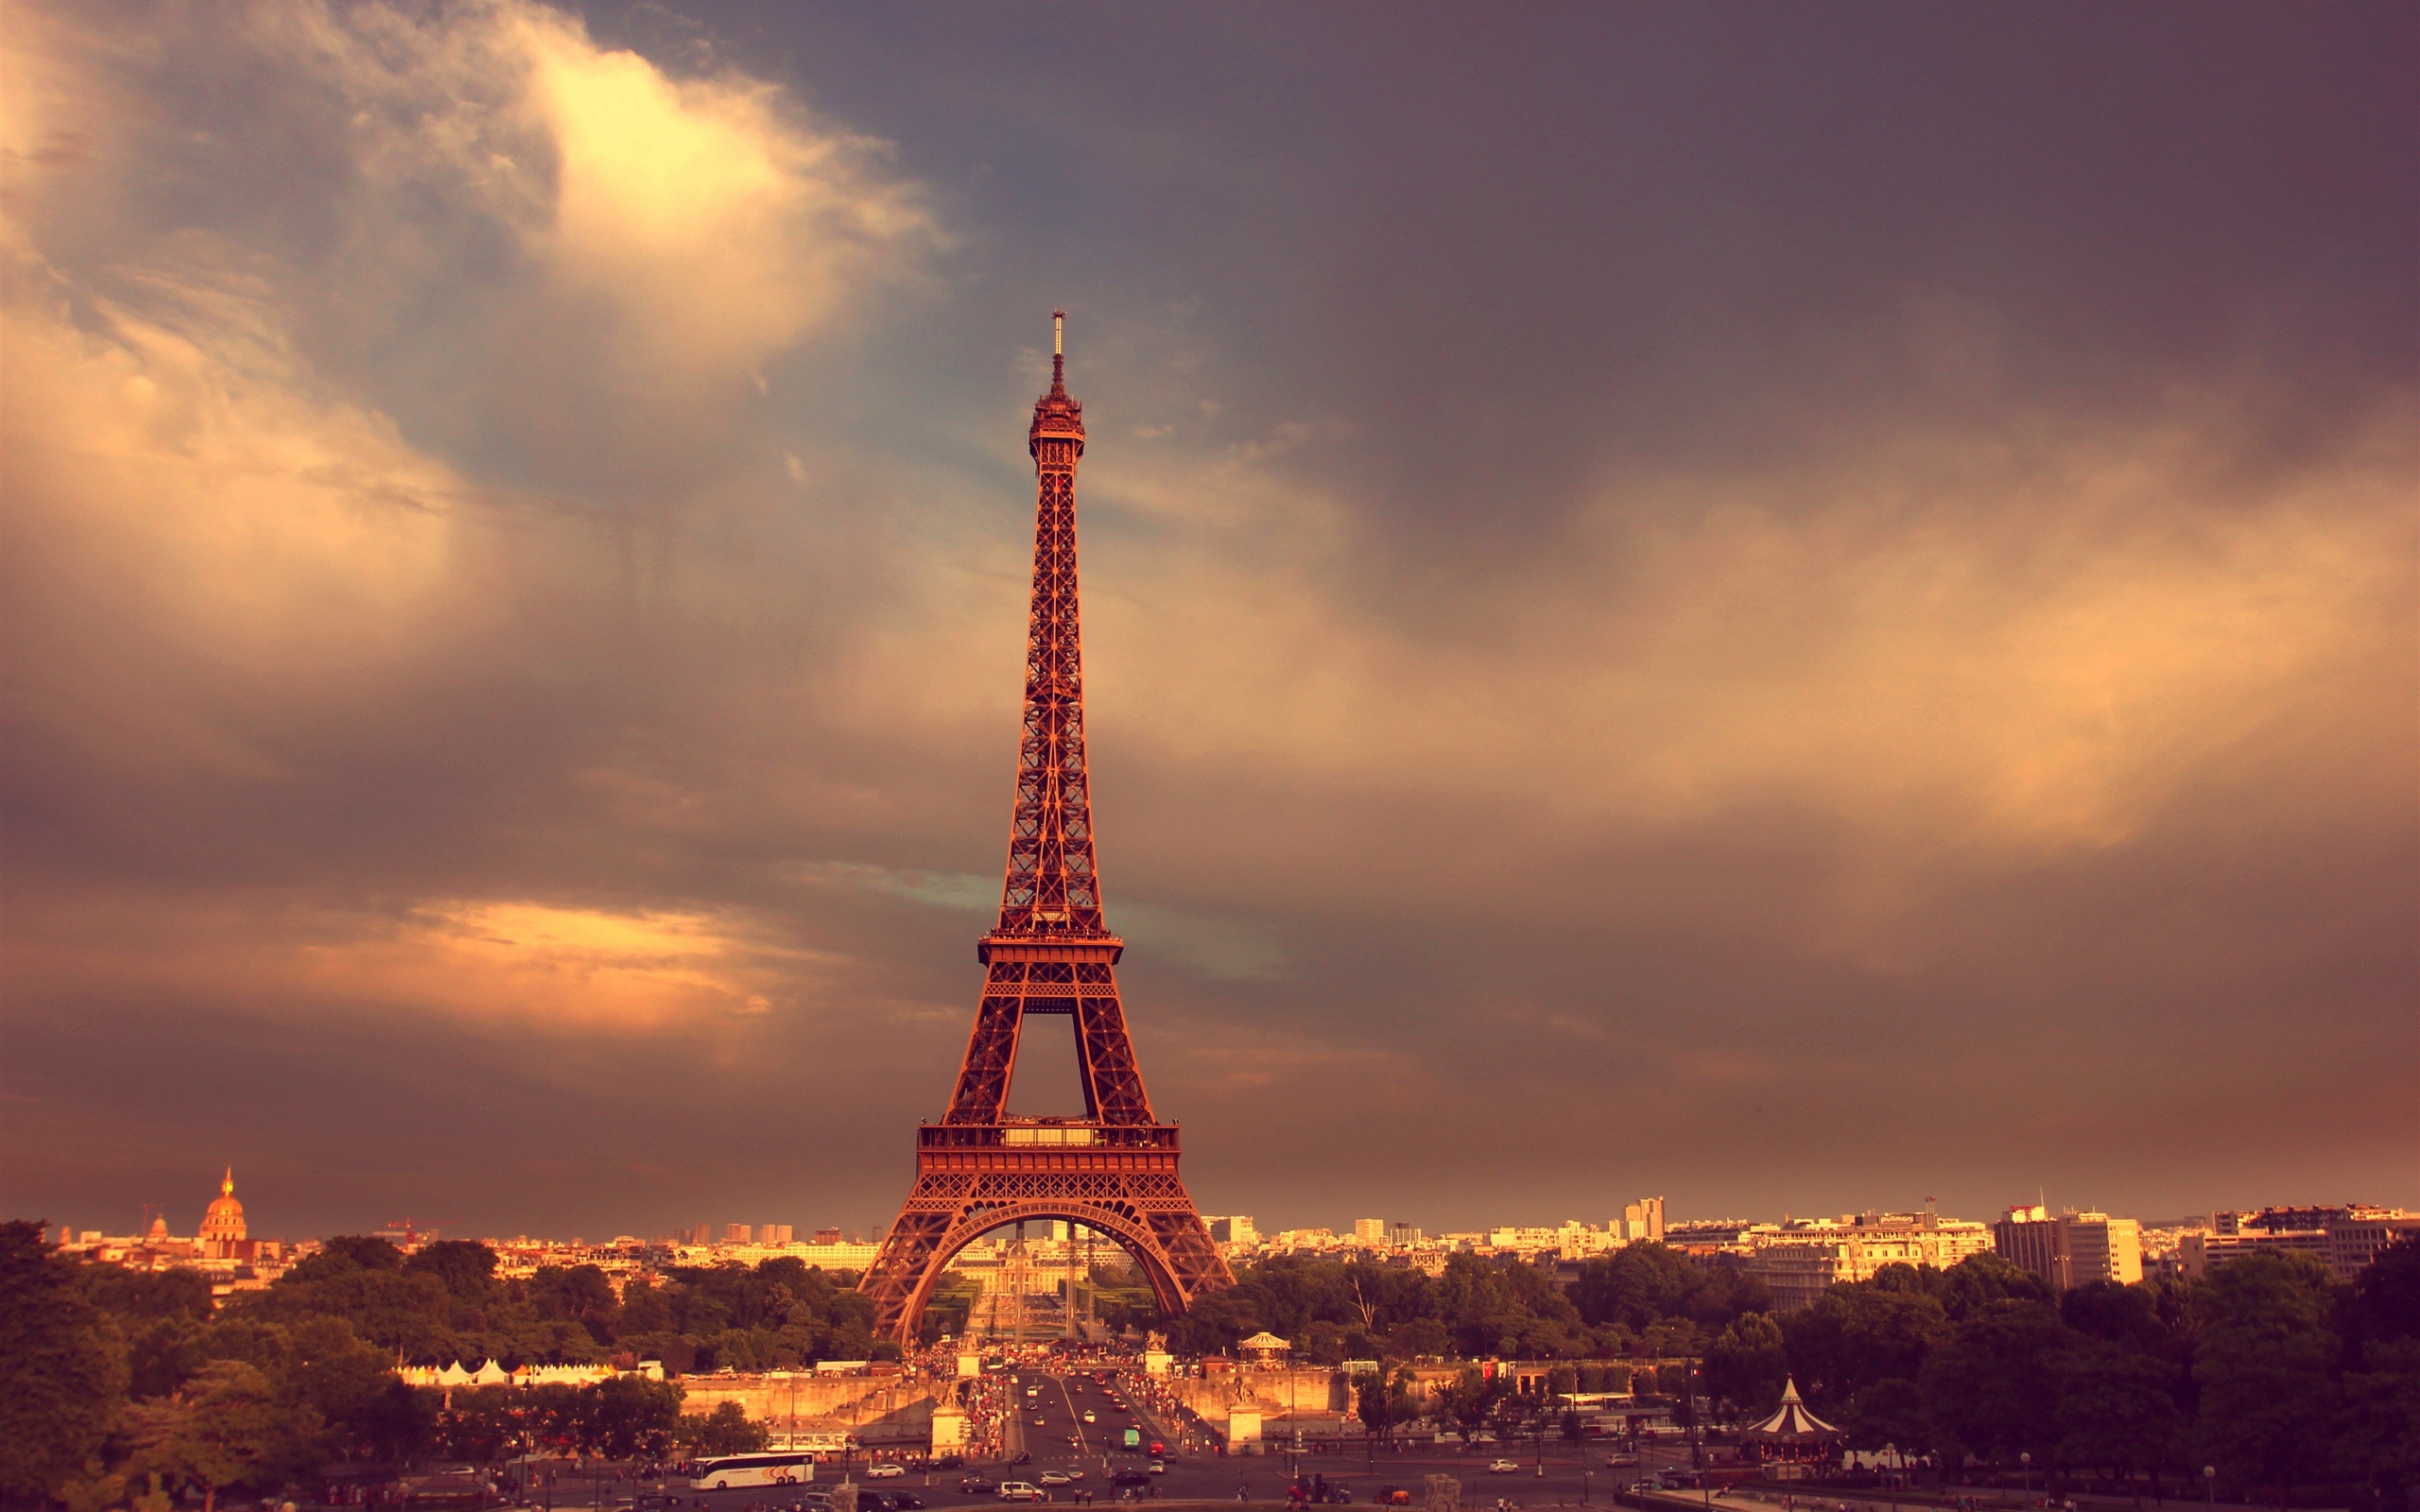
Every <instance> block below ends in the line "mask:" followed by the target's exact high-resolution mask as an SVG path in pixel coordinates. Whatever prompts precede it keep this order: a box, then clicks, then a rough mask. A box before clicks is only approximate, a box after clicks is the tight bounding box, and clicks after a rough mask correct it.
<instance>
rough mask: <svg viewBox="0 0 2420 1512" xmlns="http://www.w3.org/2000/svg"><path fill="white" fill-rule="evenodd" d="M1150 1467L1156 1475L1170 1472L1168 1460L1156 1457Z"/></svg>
mask: <svg viewBox="0 0 2420 1512" xmlns="http://www.w3.org/2000/svg"><path fill="white" fill-rule="evenodd" d="M1150 1471H1151V1473H1152V1474H1154V1475H1166V1474H1167V1472H1168V1466H1167V1461H1166V1460H1159V1459H1155V1460H1153V1461H1151V1463H1150Z"/></svg>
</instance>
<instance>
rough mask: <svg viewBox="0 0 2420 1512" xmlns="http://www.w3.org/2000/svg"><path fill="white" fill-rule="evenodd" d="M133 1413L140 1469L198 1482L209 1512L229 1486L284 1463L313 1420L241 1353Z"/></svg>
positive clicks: (136, 1460) (168, 1479)
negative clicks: (240, 1356) (238, 1357)
mask: <svg viewBox="0 0 2420 1512" xmlns="http://www.w3.org/2000/svg"><path fill="white" fill-rule="evenodd" d="M130 1417H131V1420H132V1427H133V1434H132V1437H133V1440H134V1446H135V1451H134V1459H133V1462H132V1464H133V1468H134V1469H135V1471H136V1472H137V1473H138V1474H153V1475H158V1476H160V1477H161V1478H162V1479H163V1480H164V1481H166V1482H168V1483H169V1484H171V1485H181V1486H199V1487H200V1488H201V1506H202V1512H212V1509H213V1508H214V1507H216V1504H217V1501H218V1493H219V1492H220V1491H222V1490H224V1489H226V1488H227V1487H228V1486H238V1485H242V1484H244V1483H245V1482H247V1481H249V1480H251V1478H252V1477H253V1476H254V1475H255V1474H256V1473H257V1472H259V1471H261V1470H263V1469H266V1468H270V1467H282V1466H283V1464H284V1463H285V1460H286V1459H288V1458H289V1457H290V1456H291V1455H292V1453H293V1452H294V1450H295V1448H296V1447H297V1442H298V1440H300V1439H302V1437H304V1436H305V1435H307V1433H308V1432H309V1429H310V1427H311V1426H312V1425H311V1424H310V1422H309V1420H308V1418H307V1417H304V1416H302V1415H298V1414H297V1413H296V1411H295V1410H294V1409H293V1408H292V1407H291V1406H288V1405H287V1404H285V1403H284V1402H281V1401H280V1400H278V1397H277V1391H276V1388H275V1387H273V1386H272V1385H271V1384H270V1383H269V1380H268V1377H267V1376H265V1375H263V1374H262V1373H261V1372H260V1371H259V1370H258V1369H256V1368H254V1367H253V1366H249V1365H246V1364H245V1363H243V1362H242V1361H240V1360H220V1361H217V1362H216V1363H214V1364H212V1365H210V1366H205V1367H204V1368H203V1369H202V1371H201V1373H200V1374H199V1376H197V1377H195V1378H194V1380H193V1382H192V1383H190V1384H189V1385H188V1386H187V1388H186V1389H185V1390H183V1391H182V1392H179V1393H178V1394H177V1395H176V1396H174V1397H171V1398H168V1399H166V1400H163V1401H154V1402H145V1403H143V1404H141V1405H138V1406H136V1407H134V1408H133V1409H131V1411H130Z"/></svg>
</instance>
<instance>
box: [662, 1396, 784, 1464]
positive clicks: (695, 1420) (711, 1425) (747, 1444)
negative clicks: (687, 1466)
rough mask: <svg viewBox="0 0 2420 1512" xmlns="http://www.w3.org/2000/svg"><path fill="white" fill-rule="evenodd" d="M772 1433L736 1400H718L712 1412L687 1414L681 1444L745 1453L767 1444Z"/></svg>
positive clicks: (701, 1450)
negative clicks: (753, 1418) (749, 1415)
mask: <svg viewBox="0 0 2420 1512" xmlns="http://www.w3.org/2000/svg"><path fill="white" fill-rule="evenodd" d="M771 1436H772V1435H770V1434H769V1433H767V1432H766V1430H765V1425H764V1424H763V1423H759V1422H752V1421H750V1420H749V1417H748V1414H746V1413H745V1412H742V1411H741V1410H740V1407H739V1403H737V1402H735V1401H718V1402H717V1403H715V1410H714V1411H712V1412H710V1413H704V1414H701V1415H700V1416H698V1417H683V1418H682V1419H681V1422H680V1426H679V1429H678V1442H679V1443H680V1445H681V1447H682V1448H683V1449H686V1450H690V1451H692V1452H696V1453H700V1454H744V1453H747V1452H749V1451H751V1450H756V1449H762V1448H764V1447H765V1445H766V1443H767V1442H768V1441H769V1439H770V1438H771Z"/></svg>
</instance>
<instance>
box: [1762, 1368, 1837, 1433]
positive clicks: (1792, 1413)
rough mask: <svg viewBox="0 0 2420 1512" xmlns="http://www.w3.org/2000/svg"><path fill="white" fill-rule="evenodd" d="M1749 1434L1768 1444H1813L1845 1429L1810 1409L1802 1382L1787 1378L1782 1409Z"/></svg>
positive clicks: (1784, 1384) (1782, 1396) (1782, 1391)
mask: <svg viewBox="0 0 2420 1512" xmlns="http://www.w3.org/2000/svg"><path fill="white" fill-rule="evenodd" d="M1747 1436H1748V1437H1750V1438H1752V1439H1756V1440H1760V1441H1762V1442H1765V1443H1768V1444H1812V1443H1814V1442H1816V1441H1818V1440H1820V1439H1831V1438H1838V1437H1840V1436H1841V1431H1840V1430H1839V1429H1837V1428H1835V1427H1833V1426H1832V1425H1831V1424H1830V1423H1827V1422H1825V1421H1824V1419H1823V1418H1821V1417H1816V1416H1815V1415H1814V1414H1813V1413H1811V1412H1808V1411H1807V1410H1806V1402H1805V1401H1803V1400H1800V1399H1799V1395H1798V1383H1797V1382H1796V1381H1795V1380H1790V1379H1787V1378H1785V1379H1784V1381H1783V1382H1782V1387H1781V1410H1780V1411H1778V1412H1776V1413H1774V1414H1773V1415H1772V1417H1768V1418H1766V1419H1765V1420H1764V1421H1763V1422H1760V1423H1758V1424H1757V1425H1756V1426H1755V1427H1754V1428H1751V1429H1749V1430H1748V1431H1747Z"/></svg>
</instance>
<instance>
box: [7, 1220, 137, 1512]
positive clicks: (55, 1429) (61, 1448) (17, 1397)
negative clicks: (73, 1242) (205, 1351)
mask: <svg viewBox="0 0 2420 1512" xmlns="http://www.w3.org/2000/svg"><path fill="white" fill-rule="evenodd" d="M43 1227H44V1226H43V1225H42V1224H40V1223H28V1222H26V1221H25V1220H23V1219H10V1220H9V1221H8V1222H6V1223H0V1494H6V1495H9V1496H11V1497H27V1498H33V1497H47V1496H50V1495H52V1494H53V1493H54V1492H56V1491H57V1490H59V1489H60V1488H61V1486H63V1485H64V1484H65V1483H66V1482H67V1481H69V1480H70V1479H71V1478H78V1477H81V1476H83V1475H84V1474H86V1473H87V1470H86V1461H88V1460H90V1459H92V1458H93V1457H94V1456H95V1454H97V1453H98V1452H99V1451H100V1448H101V1443H102V1440H103V1437H104V1436H105V1435H107V1434H108V1433H109V1431H110V1428H111V1425H112V1422H113V1421H114V1419H115V1417H116V1416H117V1411H118V1405H119V1403H120V1401H121V1400H123V1399H124V1397H125V1393H126V1382H127V1366H126V1349H125V1344H124V1341H123V1340H122V1339H121V1337H120V1336H119V1334H118V1331H117V1328H116V1326H115V1325H114V1324H113V1323H112V1322H111V1320H110V1319H109V1318H108V1317H107V1316H106V1315H105V1314H102V1313H101V1312H100V1310H99V1309H97V1308H95V1306H94V1305H93V1304H92V1302H91V1301H90V1300H88V1299H87V1298H86V1297H85V1295H84V1292H83V1290H82V1288H81V1287H79V1286H78V1284H77V1270H78V1267H77V1266H76V1264H75V1263H73V1262H71V1261H68V1260H64V1259H62V1258H61V1257H60V1256H57V1255H54V1254H51V1253H49V1252H47V1250H46V1248H45V1246H43Z"/></svg>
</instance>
